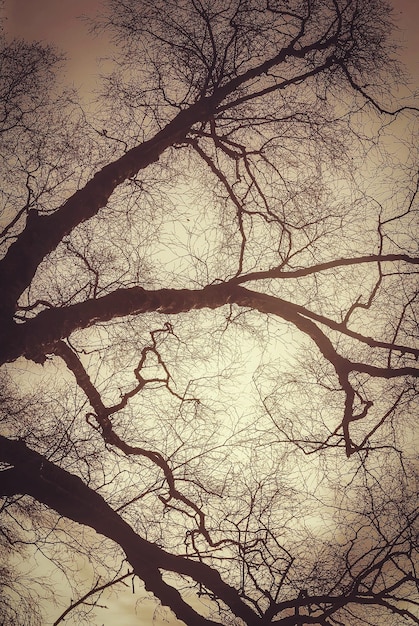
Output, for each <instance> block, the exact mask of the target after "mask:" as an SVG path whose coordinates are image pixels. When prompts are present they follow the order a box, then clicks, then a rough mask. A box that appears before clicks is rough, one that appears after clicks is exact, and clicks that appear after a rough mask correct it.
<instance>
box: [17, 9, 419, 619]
mask: <svg viewBox="0 0 419 626" xmlns="http://www.w3.org/2000/svg"><path fill="white" fill-rule="evenodd" d="M393 4H394V6H395V16H396V20H397V22H398V24H399V27H400V33H399V34H397V35H396V39H397V40H398V41H400V43H402V44H404V45H405V46H406V49H405V51H404V53H403V55H402V58H403V61H404V62H405V64H406V66H407V69H408V71H409V73H410V74H411V75H412V81H413V82H412V89H413V90H414V89H419V55H418V46H419V42H418V39H417V25H418V24H419V0H393ZM100 5H101V3H100V1H99V0H71V2H70V1H64V2H57V0H6V2H5V13H6V16H7V23H6V32H7V34H8V35H9V36H16V37H21V38H24V39H27V40H40V41H43V42H50V43H53V44H54V45H56V46H57V48H59V49H61V50H63V51H64V53H65V54H66V55H67V56H68V63H67V66H66V80H67V81H69V82H70V83H72V84H74V86H75V87H77V88H81V89H82V90H83V92H84V93H88V92H89V91H90V90H91V89H92V88H94V86H95V76H96V74H97V67H98V66H97V58H98V57H102V56H106V55H107V54H108V53H109V43H108V42H107V41H106V40H104V39H99V38H94V37H91V36H90V35H89V33H88V25H87V24H86V23H85V22H83V21H81V20H79V19H77V18H78V16H80V15H83V14H84V15H87V16H89V17H93V16H94V15H95V14H96V12H97V11H98V10H100ZM136 585H137V586H138V582H136ZM117 590H118V598H117V599H116V600H115V599H112V601H111V602H110V603H108V605H109V610H104V609H98V611H97V620H96V624H97V626H100V625H101V624H103V625H105V624H115V623H117V624H118V626H134V624H135V625H137V626H148V625H151V624H153V625H154V626H160V625H163V624H168V622H167V620H166V619H165V620H163V619H161V618H159V615H158V614H157V616H156V614H155V608H156V607H155V604H154V603H153V602H149V601H144V602H141V605H140V606H138V607H137V612H136V614H134V612H133V607H132V590H131V588H130V586H129V587H128V589H127V588H125V587H124V586H123V585H119V586H118V588H117ZM119 590H120V591H119ZM142 595H143V594H142V593H141V592H140V593H139V594H138V596H137V597H138V598H141V597H142ZM51 617H52V618H53V619H56V617H57V615H55V616H54V617H53V616H51ZM65 623H66V624H71V623H72V622H71V617H70V619H69V620H68V621H66V622H65ZM170 624H171V625H172V626H173V625H175V624H180V622H178V621H176V620H173V621H170Z"/></svg>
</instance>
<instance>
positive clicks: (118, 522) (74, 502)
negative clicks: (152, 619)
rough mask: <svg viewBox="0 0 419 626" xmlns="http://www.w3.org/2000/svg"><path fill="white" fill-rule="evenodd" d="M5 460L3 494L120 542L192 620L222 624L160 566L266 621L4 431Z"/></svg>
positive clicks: (0, 445)
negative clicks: (169, 580) (18, 497)
mask: <svg viewBox="0 0 419 626" xmlns="http://www.w3.org/2000/svg"><path fill="white" fill-rule="evenodd" d="M0 458H1V460H2V461H4V462H5V463H8V464H10V465H13V467H12V468H10V469H7V470H4V471H3V472H1V473H0V495H3V496H6V495H9V496H10V495H17V494H21V495H29V496H31V497H33V498H35V499H36V500H37V501H38V502H41V503H43V504H45V505H46V506H48V507H49V508H51V509H53V510H54V511H56V512H57V513H59V514H60V515H63V516H64V517H67V518H68V519H71V520H73V521H74V522H77V523H79V524H83V525H85V526H89V527H90V528H92V529H93V530H95V531H96V532H97V533H99V534H101V535H104V536H105V537H108V538H109V539H111V540H112V541H114V542H115V543H117V544H118V545H119V546H120V547H121V548H122V550H123V551H124V552H125V554H126V556H127V560H128V561H129V563H130V564H131V565H132V567H133V569H134V573H135V574H137V575H138V576H139V577H140V578H141V579H142V580H143V581H144V583H145V587H146V589H147V590H149V591H151V592H153V593H155V595H156V596H157V597H158V598H160V599H161V601H162V602H163V603H164V604H166V605H167V606H169V607H170V608H171V609H172V610H173V611H174V613H175V614H176V615H177V617H178V618H179V619H181V620H183V621H185V623H186V624H194V625H195V624H196V626H211V625H213V624H218V622H213V621H212V620H210V619H207V618H205V617H202V616H201V615H199V614H198V613H197V612H196V611H195V610H194V609H193V608H192V607H190V606H189V605H188V604H187V603H186V602H185V601H184V600H183V598H182V596H181V594H180V593H179V592H178V591H177V590H176V589H175V588H174V587H171V586H170V585H168V584H167V583H165V582H164V581H163V579H162V576H161V573H160V570H165V571H169V572H174V573H179V574H183V575H186V576H190V577H191V578H192V579H194V580H197V581H199V582H200V583H202V584H203V585H204V586H205V587H207V588H208V589H209V590H210V591H212V592H213V593H214V595H215V596H216V597H218V598H220V599H221V600H222V601H223V602H225V603H226V604H227V606H229V607H230V609H231V611H232V612H233V613H234V615H236V616H237V617H240V618H242V619H243V620H244V621H245V623H246V624H248V626H253V625H256V624H263V620H262V619H261V618H259V617H257V616H256V615H255V613H254V612H253V611H252V609H250V607H248V606H247V605H246V604H245V603H244V602H243V600H242V599H241V598H240V595H239V593H238V592H237V590H236V589H234V588H233V587H230V585H228V584H226V583H225V582H224V581H223V580H222V578H221V576H220V574H219V573H218V572H217V571H216V570H213V569H212V568H211V567H209V566H208V565H205V564H204V563H200V562H198V561H192V560H190V559H186V558H184V557H181V556H175V555H173V554H170V553H168V552H166V551H165V550H163V549H162V548H159V547H158V546H157V545H155V544H152V543H149V542H148V541H146V540H145V539H143V538H142V537H140V536H139V535H137V534H136V533H135V532H134V530H133V529H132V527H131V526H130V525H129V524H128V523H127V522H125V521H124V520H123V519H122V518H121V517H120V515H118V513H116V512H115V511H114V510H113V509H112V508H111V507H110V506H109V505H108V504H107V503H106V501H105V500H104V499H103V498H102V496H101V495H99V494H98V493H97V492H96V491H94V490H93V489H91V488H90V487H88V486H87V485H85V484H84V483H83V481H82V480H81V479H80V478H79V477H78V476H75V475H74V474H70V473H69V472H67V471H66V470H64V469H61V468H60V467H58V466H57V465H55V464H54V463H51V462H50V461H48V460H47V459H46V458H45V457H44V456H42V455H41V454H39V453H38V452H35V451H33V450H31V449H30V448H28V447H27V446H26V444H25V443H24V442H23V441H15V440H10V439H7V438H6V437H3V436H2V435H0Z"/></svg>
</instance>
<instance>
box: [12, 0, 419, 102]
mask: <svg viewBox="0 0 419 626" xmlns="http://www.w3.org/2000/svg"><path fill="white" fill-rule="evenodd" d="M392 4H393V5H394V7H395V17H396V21H397V23H398V24H399V27H400V32H399V33H398V34H397V35H396V38H397V40H398V41H399V42H401V43H402V44H403V45H405V46H406V49H405V52H404V54H403V60H404V62H405V63H406V65H407V67H408V70H409V72H410V74H411V75H412V78H413V82H414V84H415V85H416V86H417V87H419V37H418V24H419V0H392ZM101 5H102V2H101V0H71V1H69V0H65V1H64V2H58V1H57V0H6V1H5V12H6V18H7V24H6V31H7V32H8V33H9V34H10V35H12V36H17V37H23V38H25V39H29V40H34V39H35V40H40V41H44V42H51V43H54V44H55V45H56V46H57V47H58V48H60V49H61V50H63V51H64V52H65V53H66V54H67V56H68V65H67V78H68V79H69V80H70V81H72V82H74V84H75V85H76V86H82V87H83V89H84V90H86V91H88V89H89V86H90V85H91V84H93V83H94V75H95V73H96V57H98V56H105V55H106V54H107V45H106V41H104V40H103V39H102V40H100V39H97V38H94V37H92V36H90V35H89V33H88V27H87V24H86V23H85V22H83V21H81V20H80V19H78V18H79V16H81V15H83V14H84V15H87V16H90V17H93V16H94V15H96V14H97V12H98V11H100V7H101Z"/></svg>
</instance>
